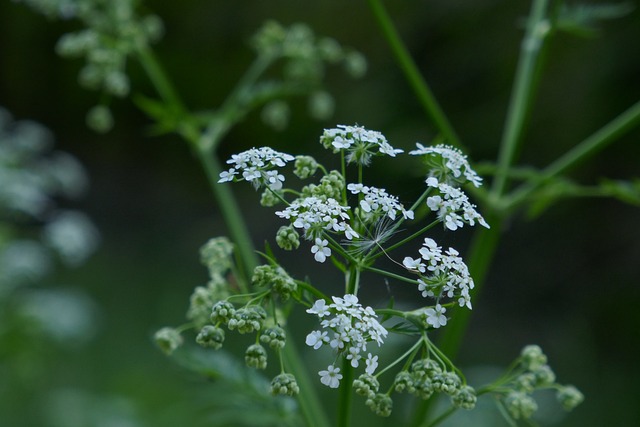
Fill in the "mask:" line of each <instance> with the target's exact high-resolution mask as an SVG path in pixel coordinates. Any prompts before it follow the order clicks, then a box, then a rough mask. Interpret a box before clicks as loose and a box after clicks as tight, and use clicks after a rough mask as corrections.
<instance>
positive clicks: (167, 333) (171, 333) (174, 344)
mask: <svg viewBox="0 0 640 427" xmlns="http://www.w3.org/2000/svg"><path fill="white" fill-rule="evenodd" d="M153 338H154V340H155V341H156V344H157V345H158V347H160V350H162V351H163V352H164V353H165V354H171V353H173V352H174V351H175V350H176V349H177V348H178V347H180V346H181V345H182V342H183V340H182V336H181V335H180V332H178V331H177V330H176V329H174V328H162V329H160V330H158V332H156V333H155V335H154V337H153Z"/></svg>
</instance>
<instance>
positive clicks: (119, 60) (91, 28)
mask: <svg viewBox="0 0 640 427" xmlns="http://www.w3.org/2000/svg"><path fill="white" fill-rule="evenodd" d="M24 2H25V3H26V4H27V5H28V6H30V7H32V8H33V9H35V10H36V11H38V12H41V13H43V14H45V15H47V16H49V17H52V18H58V19H78V20H79V21H81V22H82V23H83V25H84V26H85V28H84V29H82V30H79V31H76V32H73V33H67V34H65V35H63V36H62V37H61V38H60V40H58V44H57V46H56V51H57V52H58V54H59V55H61V56H64V57H70V58H84V60H85V65H84V66H83V67H82V69H81V70H80V74H79V77H78V79H79V82H80V84H81V85H82V86H83V87H85V88H87V89H90V90H99V91H101V92H102V93H104V94H105V95H107V98H108V97H109V96H115V97H118V98H122V97H125V96H127V95H129V92H130V81H129V77H128V75H127V71H126V65H127V60H128V58H129V57H130V56H132V55H134V54H136V53H137V52H139V51H140V50H143V49H145V48H146V47H147V46H149V45H150V44H151V43H153V42H155V41H157V40H159V39H160V37H161V36H162V34H163V32H164V28H163V24H162V21H161V20H160V18H159V17H157V16H156V15H146V16H139V15H138V14H137V12H136V6H137V3H138V2H136V1H134V0H111V1H104V0H83V1H79V0H58V1H46V0H25V1H24ZM87 124H88V125H89V126H90V127H91V128H93V129H94V130H96V131H98V132H106V131H108V130H109V129H111V127H112V126H113V118H112V116H111V112H110V110H109V108H108V107H107V106H106V105H104V104H101V105H97V106H95V107H93V108H92V109H90V110H89V112H88V113H87Z"/></svg>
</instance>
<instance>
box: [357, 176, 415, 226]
mask: <svg viewBox="0 0 640 427" xmlns="http://www.w3.org/2000/svg"><path fill="white" fill-rule="evenodd" d="M347 190H349V191H350V192H351V194H363V195H364V197H363V198H362V200H360V209H362V210H363V211H364V212H366V213H368V214H372V215H370V219H371V220H372V221H373V220H377V219H378V217H380V216H383V215H386V216H388V217H389V218H390V219H391V220H395V219H396V216H397V215H398V214H402V216H403V217H404V218H405V219H413V218H414V214H413V211H410V210H409V211H408V210H405V209H404V206H402V204H401V203H400V202H399V201H398V198H397V197H396V196H392V195H390V194H388V193H387V191H386V190H385V189H383V188H376V187H368V186H366V185H362V184H349V185H347Z"/></svg>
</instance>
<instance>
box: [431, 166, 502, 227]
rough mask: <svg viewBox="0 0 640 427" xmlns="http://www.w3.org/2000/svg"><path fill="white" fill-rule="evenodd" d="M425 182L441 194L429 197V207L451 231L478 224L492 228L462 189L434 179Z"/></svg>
mask: <svg viewBox="0 0 640 427" xmlns="http://www.w3.org/2000/svg"><path fill="white" fill-rule="evenodd" d="M425 182H426V183H427V185H428V186H429V187H432V188H437V189H438V191H439V192H440V194H439V195H435V196H430V197H427V206H428V207H429V209H431V210H432V211H433V212H437V213H438V218H439V219H440V220H441V221H442V222H444V224H445V226H446V227H447V228H448V229H449V230H451V231H455V230H457V229H458V228H462V227H463V226H464V224H465V223H466V224H469V225H471V226H474V225H475V224H476V222H478V223H479V224H480V225H482V226H483V227H486V228H490V227H489V224H487V222H486V221H485V219H484V218H483V217H482V215H480V214H479V213H478V212H477V211H476V206H475V205H474V204H472V203H471V202H469V198H468V197H467V195H466V194H465V193H464V192H463V191H462V190H461V189H459V188H456V187H452V186H451V185H449V184H446V183H444V182H438V180H437V179H436V178H434V177H429V178H427V180H426V181H425ZM461 213H462V215H461Z"/></svg>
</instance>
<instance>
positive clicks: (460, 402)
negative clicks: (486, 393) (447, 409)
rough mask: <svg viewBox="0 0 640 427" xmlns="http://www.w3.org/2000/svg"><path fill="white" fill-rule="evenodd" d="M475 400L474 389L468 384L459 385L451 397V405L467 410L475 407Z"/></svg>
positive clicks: (476, 398)
mask: <svg viewBox="0 0 640 427" xmlns="http://www.w3.org/2000/svg"><path fill="white" fill-rule="evenodd" d="M477 400H478V397H477V396H476V391H475V390H474V389H473V387H470V386H468V385H465V386H462V387H460V388H459V389H458V391H457V392H456V393H455V394H454V395H453V396H452V398H451V401H452V402H453V406H455V407H456V408H462V409H467V410H471V409H473V408H475V406H476V401H477Z"/></svg>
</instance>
